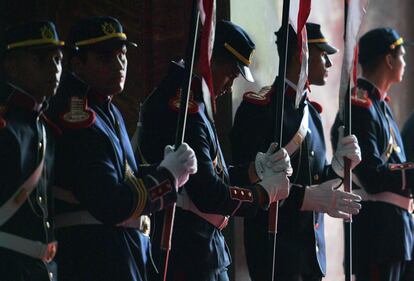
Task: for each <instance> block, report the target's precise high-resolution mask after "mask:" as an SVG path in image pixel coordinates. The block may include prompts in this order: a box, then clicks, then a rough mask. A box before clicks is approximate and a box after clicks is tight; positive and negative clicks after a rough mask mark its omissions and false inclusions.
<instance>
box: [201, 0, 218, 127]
mask: <svg viewBox="0 0 414 281" xmlns="http://www.w3.org/2000/svg"><path fill="white" fill-rule="evenodd" d="M198 7H199V11H200V19H201V24H202V25H203V29H202V33H201V41H200V55H199V62H198V64H199V69H200V75H201V85H202V89H203V98H204V102H205V104H206V109H207V113H208V115H209V116H210V118H211V120H214V119H213V118H214V115H213V114H214V113H215V112H216V102H215V97H214V88H213V77H212V74H211V56H212V54H213V46H214V32H215V26H216V1H215V0H199V3H198Z"/></svg>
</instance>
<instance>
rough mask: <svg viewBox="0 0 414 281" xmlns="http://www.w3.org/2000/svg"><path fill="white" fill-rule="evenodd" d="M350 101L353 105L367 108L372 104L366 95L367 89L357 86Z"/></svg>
mask: <svg viewBox="0 0 414 281" xmlns="http://www.w3.org/2000/svg"><path fill="white" fill-rule="evenodd" d="M351 103H352V104H353V105H356V106H359V107H364V108H369V107H371V105H372V100H371V99H370V98H369V97H368V91H367V90H365V89H361V88H358V89H357V91H356V94H355V95H352V97H351Z"/></svg>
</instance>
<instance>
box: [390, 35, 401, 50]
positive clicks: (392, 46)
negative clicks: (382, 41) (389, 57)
mask: <svg viewBox="0 0 414 281" xmlns="http://www.w3.org/2000/svg"><path fill="white" fill-rule="evenodd" d="M402 44H404V39H403V38H402V37H400V38H399V39H398V40H396V41H395V42H394V43H392V44H391V45H390V49H391V50H394V49H395V48H396V47H398V46H400V45H402Z"/></svg>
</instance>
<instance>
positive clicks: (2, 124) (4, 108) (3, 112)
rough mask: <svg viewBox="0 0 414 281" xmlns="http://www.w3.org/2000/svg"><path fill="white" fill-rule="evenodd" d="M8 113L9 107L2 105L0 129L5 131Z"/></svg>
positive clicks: (0, 108) (0, 109)
mask: <svg viewBox="0 0 414 281" xmlns="http://www.w3.org/2000/svg"><path fill="white" fill-rule="evenodd" d="M6 112H7V107H6V106H4V105H0V129H3V128H4V127H6V125H7V122H6V120H5V119H4V118H3V116H4V114H6Z"/></svg>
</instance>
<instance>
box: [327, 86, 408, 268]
mask: <svg viewBox="0 0 414 281" xmlns="http://www.w3.org/2000/svg"><path fill="white" fill-rule="evenodd" d="M339 124H340V121H339V119H338V118H337V120H336V122H335V124H334V127H333V128H332V132H333V133H335V132H336V131H337V130H336V128H337V127H338V126H339ZM391 131H392V133H391ZM352 133H353V134H355V135H356V136H357V138H358V142H359V145H360V147H361V153H362V162H361V163H360V164H359V165H358V166H357V167H356V168H355V169H354V179H355V177H356V178H357V179H358V180H359V184H362V186H363V187H364V189H365V190H366V191H367V192H368V193H370V194H377V193H380V192H391V193H395V194H399V195H401V196H403V197H410V196H411V192H412V188H413V187H414V177H413V170H405V171H404V173H405V175H404V174H403V170H402V169H400V168H398V167H394V166H393V164H398V163H405V162H406V157H405V153H404V145H403V143H402V140H401V136H400V132H399V129H398V126H397V124H396V122H395V120H394V118H393V114H392V111H391V108H390V107H389V105H388V104H387V101H386V99H384V98H381V95H380V93H379V91H378V89H377V88H376V87H375V86H374V85H373V84H371V83H370V82H369V81H367V80H365V79H359V80H358V90H357V96H356V97H355V98H353V104H352ZM391 136H392V139H393V142H394V149H392V150H391V151H390V154H389V155H387V156H386V151H388V150H389V145H388V144H389V140H390V137H391ZM336 142H337V140H336V135H335V134H333V144H334V145H335V144H336ZM397 147H398V148H397ZM404 181H405V187H403V186H404V185H403V182H404ZM354 188H355V189H359V188H361V187H360V186H358V184H356V183H355V181H354ZM413 226H414V224H413V220H412V217H411V214H409V213H408V212H407V211H406V210H404V209H402V208H400V207H397V206H395V205H392V204H388V203H383V202H372V201H367V202H363V206H362V209H361V211H360V213H359V214H358V215H357V216H354V222H353V233H352V234H353V253H354V255H353V261H354V270H355V271H356V272H357V273H358V272H362V271H367V270H369V269H367V268H366V264H367V263H370V262H372V263H376V264H391V263H394V262H398V261H405V260H410V259H411V252H412V249H413V242H414V241H413Z"/></svg>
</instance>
